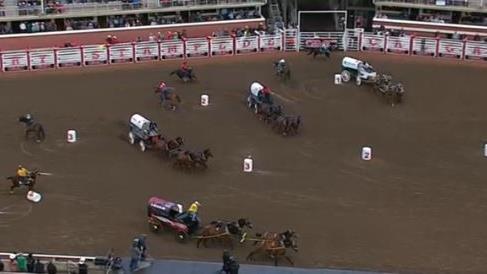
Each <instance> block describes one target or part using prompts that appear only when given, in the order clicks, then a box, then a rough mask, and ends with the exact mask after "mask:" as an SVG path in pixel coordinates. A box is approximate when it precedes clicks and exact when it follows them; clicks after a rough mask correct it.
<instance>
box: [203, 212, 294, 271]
mask: <svg viewBox="0 0 487 274" xmlns="http://www.w3.org/2000/svg"><path fill="white" fill-rule="evenodd" d="M251 229H253V224H252V223H251V222H250V221H249V220H248V219H246V218H240V219H238V220H237V221H231V222H229V221H222V220H217V221H213V222H210V223H209V224H208V225H206V226H204V227H202V228H201V229H200V230H199V233H197V236H195V238H196V239H197V241H196V247H197V248H199V247H200V246H201V245H202V246H203V247H208V243H212V244H222V245H224V246H225V247H228V248H231V249H233V248H234V246H235V242H238V243H240V244H243V243H244V242H253V244H252V247H253V250H252V251H251V252H250V253H249V254H248V256H247V260H249V261H250V260H253V259H254V257H255V256H256V255H259V254H260V255H264V256H267V257H269V258H271V259H272V260H274V264H275V265H276V266H277V265H278V261H279V259H280V258H284V259H286V260H287V261H288V262H289V263H290V264H291V265H294V262H293V260H292V259H291V258H290V257H289V255H288V250H293V251H295V252H297V251H298V244H297V234H296V233H295V232H294V231H292V230H286V231H284V232H281V233H277V232H264V233H255V236H254V237H252V238H251V237H249V236H248V235H249V230H251Z"/></svg>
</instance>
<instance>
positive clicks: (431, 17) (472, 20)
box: [376, 10, 487, 26]
mask: <svg viewBox="0 0 487 274" xmlns="http://www.w3.org/2000/svg"><path fill="white" fill-rule="evenodd" d="M376 18H382V19H399V20H412V21H421V22H430V23H440V24H443V23H447V24H465V25H480V26H487V17H486V16H485V15H483V14H476V13H464V14H463V15H462V16H461V17H459V18H456V17H455V16H453V15H452V14H451V13H444V12H431V13H423V14H418V15H415V14H410V13H409V12H408V11H407V10H404V11H403V12H400V13H380V12H379V13H377V14H376Z"/></svg>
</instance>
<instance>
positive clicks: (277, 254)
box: [247, 230, 298, 266]
mask: <svg viewBox="0 0 487 274" xmlns="http://www.w3.org/2000/svg"><path fill="white" fill-rule="evenodd" d="M257 237H260V240H257V241H256V246H257V247H256V248H255V249H254V250H253V251H252V252H250V253H249V255H248V256H247V260H253V257H254V256H255V255H256V254H260V253H262V254H265V255H267V256H269V257H270V258H271V259H273V260H274V265H275V266H277V264H278V260H279V258H281V257H284V258H285V259H286V260H287V261H288V262H289V263H290V264H291V265H294V262H293V261H292V260H291V258H290V257H289V256H288V255H286V252H287V249H289V248H290V249H292V250H294V251H295V252H298V244H297V236H296V234H295V233H294V232H293V231H291V230H287V231H285V232H283V233H274V232H266V233H264V234H257Z"/></svg>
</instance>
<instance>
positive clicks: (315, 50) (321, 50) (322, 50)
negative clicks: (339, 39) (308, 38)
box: [307, 45, 333, 59]
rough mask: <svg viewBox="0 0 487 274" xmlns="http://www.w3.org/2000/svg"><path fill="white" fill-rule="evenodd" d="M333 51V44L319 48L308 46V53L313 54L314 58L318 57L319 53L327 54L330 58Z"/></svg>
mask: <svg viewBox="0 0 487 274" xmlns="http://www.w3.org/2000/svg"><path fill="white" fill-rule="evenodd" d="M332 51H333V46H332V45H329V46H325V47H323V46H322V47H319V48H311V47H310V48H307V52H308V54H307V55H313V59H314V58H316V56H318V55H325V56H326V57H327V58H330V56H331V52H332Z"/></svg>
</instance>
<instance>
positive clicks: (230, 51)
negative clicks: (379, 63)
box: [0, 29, 487, 71]
mask: <svg viewBox="0 0 487 274" xmlns="http://www.w3.org/2000/svg"><path fill="white" fill-rule="evenodd" d="M331 43H333V44H335V45H336V46H337V47H338V48H339V49H341V50H345V51H376V52H381V53H383V54H402V55H405V56H411V55H424V56H432V57H438V58H455V59H459V60H467V59H468V60H483V61H487V43H486V42H480V41H470V40H453V39H442V38H431V37H416V36H402V37H398V36H389V35H377V34H372V33H364V32H363V31H362V30H361V29H351V30H346V31H345V32H298V31H297V30H285V31H282V32H280V33H279V34H275V35H254V36H247V37H216V38H214V37H206V38H189V39H184V40H164V41H154V42H138V43H121V44H114V45H84V46H81V47H71V48H45V49H30V50H17V51H4V52H0V60H1V61H0V64H1V70H2V71H32V70H40V69H55V68H64V67H88V66H94V65H110V64H118V63H139V62H146V61H158V60H166V59H184V58H213V57H217V56H234V55H241V54H249V53H260V52H270V51H299V50H300V48H304V47H316V46H320V45H321V44H326V45H328V44H331Z"/></svg>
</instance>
